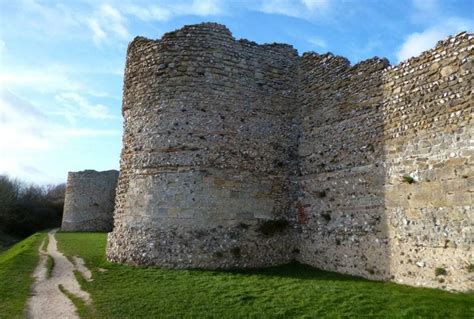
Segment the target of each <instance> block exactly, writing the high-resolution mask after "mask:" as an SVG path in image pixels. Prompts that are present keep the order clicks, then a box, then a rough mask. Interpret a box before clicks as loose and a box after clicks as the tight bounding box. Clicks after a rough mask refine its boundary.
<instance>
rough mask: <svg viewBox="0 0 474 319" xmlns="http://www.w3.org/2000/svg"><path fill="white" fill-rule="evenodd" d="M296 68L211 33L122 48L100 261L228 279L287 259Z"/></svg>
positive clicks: (283, 57) (277, 49)
mask: <svg viewBox="0 0 474 319" xmlns="http://www.w3.org/2000/svg"><path fill="white" fill-rule="evenodd" d="M297 59H298V56H297V53H296V50H294V49H293V48H292V47H291V46H288V45H257V44H256V43H253V42H249V41H245V40H241V41H236V40H235V39H234V38H233V37H232V35H231V33H230V32H229V30H227V29H226V28H225V27H224V26H221V25H217V24H202V25H199V26H188V27H184V28H182V29H180V30H178V31H175V32H171V33H167V34H165V35H164V36H163V38H162V39H161V40H159V41H153V40H147V39H144V38H136V39H135V40H134V41H133V42H132V43H131V44H130V46H129V48H128V54H127V63H126V70H125V82H124V83H125V86H124V100H123V116H124V119H125V126H124V138H123V143H124V145H123V150H122V158H121V172H120V180H119V186H118V193H117V206H116V211H115V228H114V231H113V233H111V234H110V236H109V240H108V250H107V255H108V258H109V259H110V260H113V261H118V262H128V263H138V264H156V265H161V266H168V267H204V268H217V267H224V268H226V267H227V268H228V267H261V266H268V265H274V264H280V263H286V262H288V261H290V260H291V259H292V258H293V251H294V245H295V244H296V242H295V240H294V239H293V236H294V233H293V232H292V231H291V226H290V225H289V222H288V220H289V219H291V216H289V213H290V209H289V203H290V200H289V196H290V194H289V192H288V191H287V188H286V185H287V184H288V183H287V179H288V168H289V167H290V165H291V160H290V159H291V156H292V154H295V152H296V136H295V135H294V134H293V130H292V129H291V128H292V121H293V116H294V112H295V111H296V106H295V105H294V103H293V101H294V98H295V95H296V88H297V72H296V69H297Z"/></svg>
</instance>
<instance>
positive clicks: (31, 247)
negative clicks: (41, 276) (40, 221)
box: [0, 233, 46, 318]
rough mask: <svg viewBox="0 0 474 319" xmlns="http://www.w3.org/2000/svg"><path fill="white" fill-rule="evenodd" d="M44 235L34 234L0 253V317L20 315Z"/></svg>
mask: <svg viewBox="0 0 474 319" xmlns="http://www.w3.org/2000/svg"><path fill="white" fill-rule="evenodd" d="M45 236H46V234H45V233H37V234H34V235H32V236H30V237H28V238H26V239H25V240H22V241H21V242H19V243H17V244H16V245H14V246H13V247H11V248H10V249H8V250H6V251H4V252H2V253H0V318H20V317H22V314H23V310H24V308H25V305H26V300H27V298H28V295H29V293H30V288H31V285H32V284H33V278H32V277H31V274H32V273H33V271H34V269H35V268H36V265H37V264H38V261H39V255H38V247H39V245H40V244H41V241H42V240H43V238H44V237H45Z"/></svg>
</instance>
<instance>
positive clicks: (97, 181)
mask: <svg viewBox="0 0 474 319" xmlns="http://www.w3.org/2000/svg"><path fill="white" fill-rule="evenodd" d="M118 175H119V173H118V171H115V170H110V171H104V172H97V171H94V170H85V171H81V172H69V174H68V178H67V186H66V197H65V200H64V212H63V221H62V225H61V229H62V230H63V231H111V230H112V226H113V212H114V201H115V188H116V186H117V179H118Z"/></svg>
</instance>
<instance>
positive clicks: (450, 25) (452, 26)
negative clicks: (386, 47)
mask: <svg viewBox="0 0 474 319" xmlns="http://www.w3.org/2000/svg"><path fill="white" fill-rule="evenodd" d="M472 29H474V22H473V21H472V20H466V19H461V18H447V19H445V20H444V21H443V22H441V23H439V24H437V25H434V26H431V27H429V28H427V29H425V30H423V31H421V32H414V33H411V34H409V35H408V36H407V37H406V38H405V41H404V42H403V44H402V45H401V46H400V47H399V49H398V51H397V59H398V61H403V60H406V59H409V58H411V57H413V56H417V55H419V54H420V53H422V52H423V51H426V50H428V49H431V48H433V47H434V46H435V45H436V43H437V42H438V41H439V40H442V39H444V38H446V37H447V36H449V35H452V34H456V33H458V32H461V31H466V30H472Z"/></svg>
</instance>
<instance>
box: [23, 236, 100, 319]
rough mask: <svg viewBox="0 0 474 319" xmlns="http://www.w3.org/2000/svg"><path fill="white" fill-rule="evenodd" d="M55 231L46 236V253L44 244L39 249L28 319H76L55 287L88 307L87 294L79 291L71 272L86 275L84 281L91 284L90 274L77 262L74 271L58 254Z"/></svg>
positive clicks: (88, 297) (66, 260)
mask: <svg viewBox="0 0 474 319" xmlns="http://www.w3.org/2000/svg"><path fill="white" fill-rule="evenodd" d="M56 231H57V230H56V229H55V230H52V231H50V232H49V233H48V238H49V244H48V247H47V248H46V251H45V250H44V248H43V246H44V242H43V244H41V246H40V248H39V254H40V262H39V264H38V266H37V267H36V269H35V272H34V274H33V276H34V277H35V284H34V285H33V294H32V296H31V297H30V299H29V300H28V304H27V317H28V318H79V317H78V315H77V313H76V307H75V306H74V304H73V303H72V302H71V300H70V299H69V298H68V297H66V296H65V295H64V294H63V293H62V292H61V291H60V290H59V285H62V286H63V287H64V288H65V289H66V290H67V291H69V292H70V293H72V294H74V295H75V296H76V297H78V298H81V299H82V300H83V301H84V302H86V303H90V300H91V299H90V296H89V294H88V293H87V292H85V291H83V290H82V289H81V286H80V285H79V283H78V282H77V280H76V277H75V276H74V270H80V272H81V273H87V275H86V279H87V280H91V278H90V271H89V270H88V269H87V268H86V267H85V265H84V263H83V261H82V260H81V259H79V258H78V260H79V262H80V266H79V267H76V266H75V265H73V264H72V263H71V262H70V261H69V260H68V259H67V258H66V257H65V256H64V255H63V254H62V253H61V252H60V251H58V247H57V241H56V238H55V236H54V234H55V233H56ZM48 255H49V256H51V257H52V258H53V259H54V268H53V272H52V274H51V277H50V278H47V272H48V270H47V260H48Z"/></svg>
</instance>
